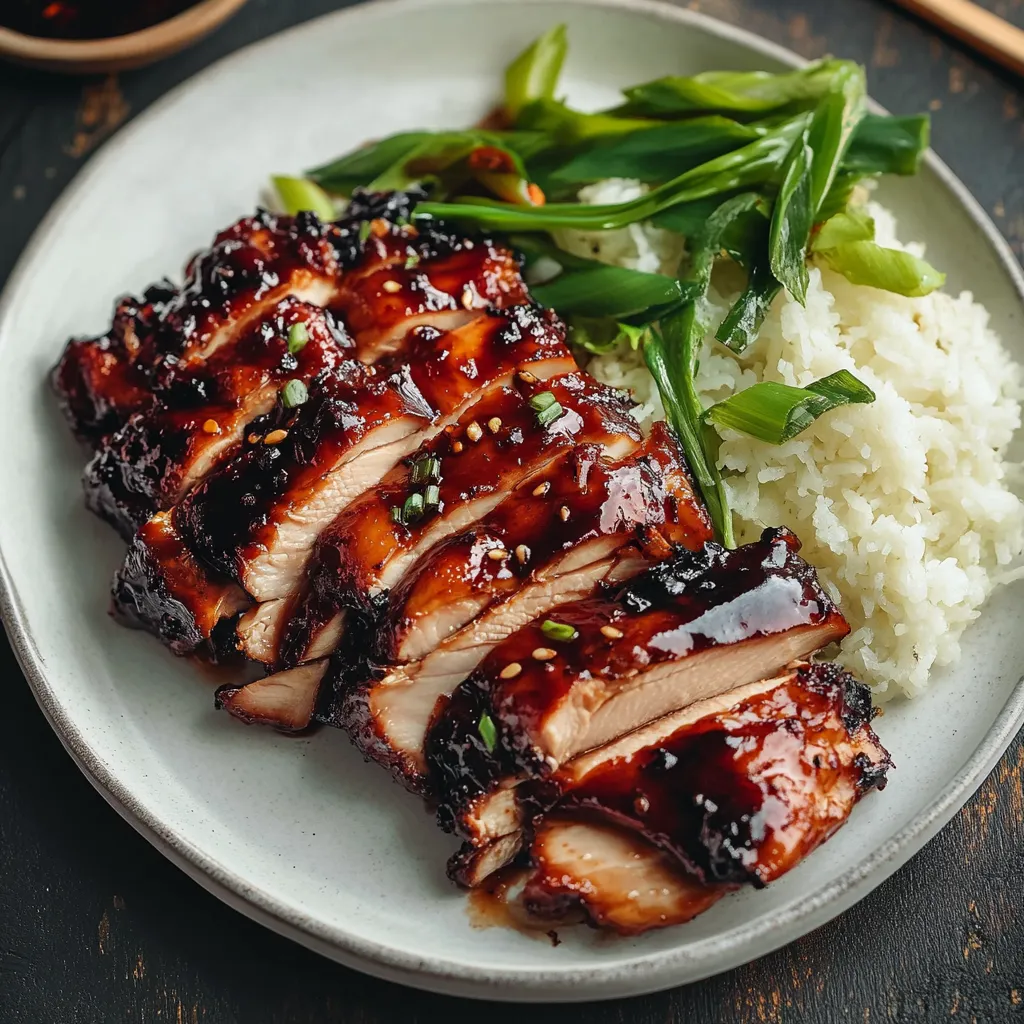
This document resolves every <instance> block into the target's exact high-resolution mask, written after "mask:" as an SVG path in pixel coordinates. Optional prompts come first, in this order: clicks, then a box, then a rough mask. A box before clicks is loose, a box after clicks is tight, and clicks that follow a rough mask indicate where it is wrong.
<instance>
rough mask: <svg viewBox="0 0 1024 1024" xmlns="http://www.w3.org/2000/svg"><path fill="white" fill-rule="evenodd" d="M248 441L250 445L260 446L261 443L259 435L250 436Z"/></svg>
mask: <svg viewBox="0 0 1024 1024" xmlns="http://www.w3.org/2000/svg"><path fill="white" fill-rule="evenodd" d="M246 440H247V441H248V442H249V444H259V443H260V435H259V434H250V435H249V436H248V438H246Z"/></svg>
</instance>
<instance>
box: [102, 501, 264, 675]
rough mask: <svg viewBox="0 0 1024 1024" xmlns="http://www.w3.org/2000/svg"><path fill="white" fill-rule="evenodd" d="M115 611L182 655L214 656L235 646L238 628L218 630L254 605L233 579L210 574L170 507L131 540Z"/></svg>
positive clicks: (118, 579) (119, 574) (120, 575)
mask: <svg viewBox="0 0 1024 1024" xmlns="http://www.w3.org/2000/svg"><path fill="white" fill-rule="evenodd" d="M112 595H113V612H114V615H115V617H116V618H117V619H118V620H119V621H121V622H123V623H124V624H125V625H128V626H132V627H134V628H137V629H146V630H149V631H150V632H151V633H153V634H155V635H156V636H158V637H159V638H160V639H161V640H162V641H163V642H164V643H165V644H166V645H167V646H168V647H170V649H171V650H172V651H173V652H174V653H175V654H179V655H185V654H192V653H194V652H195V651H199V650H201V651H204V652H205V653H206V654H207V655H208V656H210V657H212V658H213V659H214V660H217V659H218V658H221V657H223V656H224V654H225V653H230V652H231V651H232V650H233V648H234V636H233V630H231V629H230V628H228V629H226V630H223V631H222V635H221V634H219V633H218V629H217V627H218V626H219V625H220V624H222V623H230V622H231V620H232V619H233V618H234V617H235V616H237V615H238V614H239V613H240V612H242V611H243V610H244V609H246V608H248V607H249V605H250V603H251V602H250V599H249V596H248V595H247V594H246V593H245V591H243V590H242V588H241V587H239V586H238V584H237V583H235V582H234V581H233V580H230V579H227V578H225V577H218V576H217V575H215V574H213V573H210V572H209V571H208V570H207V568H206V567H205V566H204V565H202V564H201V563H199V562H198V561H197V560H196V558H195V557H194V556H193V555H192V553H191V552H190V551H189V550H188V548H187V547H186V545H185V544H184V542H183V541H182V539H181V537H180V536H179V535H178V533H177V530H176V529H175V526H174V516H173V513H172V512H170V511H164V512H158V513H157V514H156V515H154V516H153V517H152V518H151V519H149V520H148V521H147V522H146V523H144V524H143V525H142V526H141V527H140V528H139V530H138V532H137V533H136V534H135V536H134V537H133V538H132V540H131V543H130V544H129V546H128V552H127V554H126V555H125V559H124V562H123V564H122V566H121V568H120V569H119V570H118V571H117V574H116V575H115V577H114V583H113V588H112Z"/></svg>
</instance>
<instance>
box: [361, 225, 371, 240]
mask: <svg viewBox="0 0 1024 1024" xmlns="http://www.w3.org/2000/svg"><path fill="white" fill-rule="evenodd" d="M369 237H370V222H369V221H368V220H364V221H363V222H362V224H360V225H359V241H360V243H363V242H365V241H366V240H367V239H368V238H369Z"/></svg>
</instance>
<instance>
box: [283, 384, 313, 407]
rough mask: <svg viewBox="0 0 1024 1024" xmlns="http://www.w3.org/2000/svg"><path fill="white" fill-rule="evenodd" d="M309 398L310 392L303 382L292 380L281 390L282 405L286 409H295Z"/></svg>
mask: <svg viewBox="0 0 1024 1024" xmlns="http://www.w3.org/2000/svg"><path fill="white" fill-rule="evenodd" d="M308 398H309V391H308V390H307V389H306V385H305V384H303V382H302V381H301V380H290V381H288V383H287V384H285V386H284V387H283V388H281V403H282V404H283V405H284V407H285V408H286V409H295V408H297V407H298V406H300V405H303V404H304V403H305V402H306V400H307V399H308Z"/></svg>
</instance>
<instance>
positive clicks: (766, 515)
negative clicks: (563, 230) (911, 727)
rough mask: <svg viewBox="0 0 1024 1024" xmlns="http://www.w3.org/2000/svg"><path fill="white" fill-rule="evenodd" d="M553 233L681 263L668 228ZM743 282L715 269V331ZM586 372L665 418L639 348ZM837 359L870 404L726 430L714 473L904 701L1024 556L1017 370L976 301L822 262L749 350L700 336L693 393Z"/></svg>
mask: <svg viewBox="0 0 1024 1024" xmlns="http://www.w3.org/2000/svg"><path fill="white" fill-rule="evenodd" d="M641 188H642V186H639V185H637V184H636V183H635V182H623V181H609V182H602V183H601V184H600V185H597V186H591V187H590V188H588V189H585V190H584V192H583V193H582V195H581V198H582V199H584V200H585V201H590V202H615V201H621V200H622V199H625V198H630V197H632V196H633V195H636V194H637V192H638V191H639V190H640V189H641ZM870 212H871V214H872V215H873V216H874V217H875V220H876V225H877V232H878V239H879V241H880V242H882V243H883V244H885V245H892V246H897V245H899V243H898V242H897V241H896V234H895V224H894V222H893V218H892V216H891V215H890V214H889V213H888V212H887V211H885V210H884V209H882V208H881V207H879V206H878V205H877V204H871V207H870ZM560 241H561V242H562V244H563V245H565V246H566V247H572V248H573V249H574V250H575V251H577V252H579V253H580V254H581V255H582V254H586V255H591V256H594V257H595V258H599V259H602V260H605V261H607V262H610V263H618V264H620V265H623V266H630V267H635V268H637V269H641V270H658V269H661V270H664V271H667V272H671V271H673V270H674V269H675V266H676V264H677V262H678V259H679V252H678V251H677V250H676V241H675V240H674V239H673V238H672V236H671V235H667V234H666V233H665V232H658V231H654V230H653V229H650V228H639V227H633V228H630V229H628V230H625V231H621V232H606V233H603V234H602V235H600V236H595V235H590V236H581V235H568V234H567V235H566V236H564V237H562V238H561V239H560ZM907 248H910V249H912V250H913V251H914V252H917V253H919V254H920V253H921V247H919V246H908V247H907ZM725 269H726V270H728V269H729V268H725ZM735 286H736V282H735V281H728V280H725V279H723V278H721V277H719V276H716V279H715V281H714V284H713V287H712V290H711V294H710V296H709V299H710V301H711V303H712V304H713V305H714V306H715V307H716V309H715V311H714V312H715V316H714V317H713V321H714V323H716V324H717V323H718V321H719V320H720V319H721V317H722V316H723V315H724V314H725V312H726V310H727V309H728V307H729V305H730V303H731V300H732V299H733V298H734V297H735V294H736V293H735V291H734V288H735ZM588 368H589V369H590V370H591V372H593V373H594V374H595V375H596V376H598V377H599V378H601V379H602V380H605V381H607V382H608V383H609V384H612V385H614V386H616V387H625V388H629V389H630V390H631V391H632V392H633V395H634V397H635V398H636V399H637V400H638V402H639V403H640V408H639V410H638V418H639V419H640V420H641V422H649V421H651V420H653V419H658V418H661V417H662V416H663V412H662V409H661V404H660V401H659V400H658V394H657V389H656V387H655V386H654V382H653V380H652V379H651V377H650V375H649V374H648V373H647V370H646V368H645V367H644V364H643V359H642V356H641V355H640V353H633V352H630V351H629V350H628V349H626V350H619V351H616V352H614V353H611V354H609V355H604V356H598V357H595V358H594V359H592V360H591V362H590V363H589V365H588ZM839 369H848V370H851V371H852V372H853V373H855V374H856V375H857V376H858V377H859V378H860V379H861V380H863V381H864V382H865V383H866V384H867V385H868V386H869V387H871V388H872V389H873V390H874V391H875V393H876V395H877V400H876V401H875V403H874V404H872V405H868V406H863V405H859V406H851V407H845V408H842V409H838V410H836V411H834V412H831V413H828V414H826V415H825V416H824V417H822V418H821V419H819V420H818V421H817V422H816V423H815V424H814V425H813V426H812V427H810V428H809V429H808V430H807V431H805V432H804V433H803V434H801V435H800V436H799V437H797V438H796V439H794V440H793V441H790V442H789V443H788V444H785V445H782V446H781V447H776V446H773V445H769V444H766V443H763V442H760V441H757V440H754V439H752V438H749V437H747V436H745V435H740V434H737V433H733V432H727V433H726V435H725V437H724V442H723V444H722V447H721V452H720V459H719V465H720V466H721V468H722V471H723V474H725V477H726V486H727V489H728V493H729V498H730V501H731V504H732V508H733V510H734V514H735V517H736V527H737V532H738V538H739V539H740V540H741V541H745V540H751V539H754V538H755V537H756V536H758V535H759V533H760V531H761V529H762V528H763V527H764V526H765V525H782V524H785V525H787V526H789V527H791V528H792V529H793V530H794V531H795V532H796V534H797V535H798V536H799V537H800V539H801V540H802V541H803V545H804V547H803V554H804V556H805V557H806V558H807V559H808V561H810V562H811V563H812V564H813V565H815V566H816V567H817V568H818V570H819V573H820V575H821V578H822V580H823V582H824V584H825V585H826V586H827V587H828V589H829V590H830V591H831V592H832V594H833V596H834V597H836V598H837V599H838V600H839V602H840V604H841V607H842V610H843V612H844V613H845V615H846V617H847V618H848V619H849V621H850V625H851V627H852V632H851V634H850V636H849V637H847V638H846V640H845V641H844V642H843V644H842V649H841V651H840V654H839V660H840V661H841V662H842V663H843V664H844V665H845V666H847V667H848V668H850V669H851V670H852V671H854V672H856V673H857V674H858V675H859V676H860V677H861V678H863V679H864V680H865V681H867V682H869V683H871V685H872V686H873V688H874V690H875V692H876V694H877V695H878V696H879V697H880V698H882V699H885V698H887V697H890V696H892V695H894V694H898V693H900V692H902V693H905V694H907V695H908V696H913V695H915V694H917V693H920V692H921V691H922V690H924V689H925V687H926V686H927V685H928V681H929V676H930V674H931V671H932V669H933V668H934V667H938V666H942V665H949V664H952V663H953V662H955V661H956V660H957V658H958V657H959V655H960V643H959V641H960V637H961V635H962V633H963V631H964V629H965V628H966V627H967V625H968V624H969V623H970V622H972V621H973V620H974V619H975V618H977V616H978V614H979V610H980V608H981V606H982V604H983V603H984V601H985V600H986V598H987V597H988V596H989V595H990V594H991V592H992V590H993V589H994V588H995V587H996V586H997V585H999V584H1001V583H1005V582H1008V581H1009V580H1010V579H1012V578H1014V577H1015V574H1014V572H1013V571H1012V568H1011V567H1012V566H1013V565H1014V563H1015V562H1016V560H1017V559H1018V558H1019V556H1020V555H1021V552H1022V550H1024V504H1022V502H1021V500H1020V499H1019V498H1018V497H1017V495H1016V494H1014V493H1013V491H1012V490H1011V489H1010V486H1009V483H1008V479H1007V475H1008V469H1009V468H1011V467H1010V466H1009V465H1008V464H1007V463H1006V462H1005V461H1004V459H1005V450H1006V447H1007V445H1008V444H1009V442H1010V440H1011V437H1012V436H1013V433H1014V431H1015V430H1016V429H1017V427H1018V426H1019V425H1020V418H1021V407H1020V400H1021V398H1022V396H1024V389H1022V385H1021V371H1020V368H1019V367H1018V366H1017V365H1016V364H1014V363H1013V362H1012V361H1011V360H1010V358H1009V356H1008V355H1007V353H1006V351H1005V350H1004V349H1003V347H1002V345H1001V344H1000V341H999V339H998V338H997V337H996V335H995V334H994V333H993V331H992V330H991V329H990V327H989V325H988V314H987V313H986V311H985V309H984V307H982V306H981V305H980V304H979V303H977V302H975V301H974V300H973V298H972V296H971V295H970V294H969V293H967V292H964V293H962V294H961V295H959V296H958V297H954V296H951V295H947V294H945V293H942V292H936V293H933V294H932V295H929V296H927V297H925V298H918V299H907V298H903V297H901V296H898V295H893V294H890V293H888V292H883V291H878V290H876V289H872V288H864V287H858V286H855V285H851V284H850V283H849V282H847V281H846V280H845V279H844V278H843V277H841V276H840V275H838V274H835V273H833V272H832V271H830V270H828V269H827V268H824V267H817V266H816V267H814V268H813V269H812V270H811V275H810V287H809V289H808V293H807V304H806V306H801V305H799V304H798V303H797V302H795V301H794V300H792V299H791V298H789V296H788V295H782V296H780V297H779V299H778V300H777V301H776V302H775V304H774V306H773V308H772V310H771V312H770V314H769V316H768V318H767V320H766V321H765V324H764V327H763V328H762V330H761V334H760V337H759V339H758V341H757V342H756V343H755V344H754V345H753V346H752V347H751V349H750V350H749V351H748V352H747V353H745V354H744V355H743V357H742V358H740V359H737V358H735V357H734V356H732V355H731V354H730V353H728V352H727V351H726V350H725V349H724V348H722V347H721V346H720V345H714V346H712V344H711V341H710V339H709V340H708V342H707V344H706V348H705V351H704V353H703V356H702V358H701V365H700V372H699V377H698V385H699V387H700V389H701V392H702V394H703V396H704V399H705V402H706V404H712V403H713V402H715V401H719V400H721V399H722V398H724V397H725V396H726V395H728V394H730V393H732V392H733V391H735V390H741V389H743V388H746V387H749V386H750V385H751V384H753V383H755V381H758V380H775V381H780V382H783V383H786V384H792V385H796V386H803V385H806V384H808V383H810V382H811V381H813V380H816V379H818V378H821V377H824V376H825V375H827V374H829V373H833V372H835V371H836V370H839ZM1013 468H1016V467H1013Z"/></svg>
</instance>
